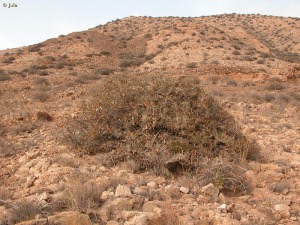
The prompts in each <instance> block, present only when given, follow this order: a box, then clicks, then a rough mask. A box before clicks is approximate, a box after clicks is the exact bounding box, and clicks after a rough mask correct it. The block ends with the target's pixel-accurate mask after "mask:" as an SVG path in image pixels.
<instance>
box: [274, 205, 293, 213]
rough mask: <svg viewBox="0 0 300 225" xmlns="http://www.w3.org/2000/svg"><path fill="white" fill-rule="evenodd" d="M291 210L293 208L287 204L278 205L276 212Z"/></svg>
mask: <svg viewBox="0 0 300 225" xmlns="http://www.w3.org/2000/svg"><path fill="white" fill-rule="evenodd" d="M290 209H291V207H289V206H288V205H285V204H277V205H275V210H276V211H287V212H289V211H290Z"/></svg>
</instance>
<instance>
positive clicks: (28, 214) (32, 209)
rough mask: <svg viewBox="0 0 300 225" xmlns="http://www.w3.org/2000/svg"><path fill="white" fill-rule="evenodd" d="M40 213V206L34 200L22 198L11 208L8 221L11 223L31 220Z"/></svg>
mask: <svg viewBox="0 0 300 225" xmlns="http://www.w3.org/2000/svg"><path fill="white" fill-rule="evenodd" d="M40 213H41V210H40V207H39V206H38V205H37V204H36V203H35V202H30V201H27V200H24V201H23V202H20V203H18V204H16V207H15V208H13V209H12V210H11V215H10V219H9V221H10V222H11V223H12V224H16V223H19V222H22V221H27V220H32V219H34V217H35V216H36V215H38V214H40Z"/></svg>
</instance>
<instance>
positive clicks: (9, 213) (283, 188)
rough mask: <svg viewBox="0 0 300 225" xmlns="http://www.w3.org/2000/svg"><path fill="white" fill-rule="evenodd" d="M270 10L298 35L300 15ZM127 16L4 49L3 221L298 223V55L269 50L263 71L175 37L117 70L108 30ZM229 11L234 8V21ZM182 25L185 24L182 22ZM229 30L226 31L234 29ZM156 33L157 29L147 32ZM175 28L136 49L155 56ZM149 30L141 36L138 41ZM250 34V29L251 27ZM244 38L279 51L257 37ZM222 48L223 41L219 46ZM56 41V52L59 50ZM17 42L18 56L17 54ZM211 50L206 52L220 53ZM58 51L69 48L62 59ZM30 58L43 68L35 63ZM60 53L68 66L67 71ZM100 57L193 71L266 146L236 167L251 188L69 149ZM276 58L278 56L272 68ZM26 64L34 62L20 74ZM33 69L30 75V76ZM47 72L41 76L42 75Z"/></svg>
mask: <svg viewBox="0 0 300 225" xmlns="http://www.w3.org/2000/svg"><path fill="white" fill-rule="evenodd" d="M216 18H217V17H216ZM216 18H214V17H211V18H209V17H208V18H203V20H201V19H197V20H196V19H195V21H196V22H193V23H192V24H189V23H188V22H185V21H183V22H182V21H181V22H182V24H181V22H178V21H179V20H177V19H174V20H171V19H170V20H169V22H166V23H167V24H172V23H174V24H177V25H178V26H179V25H180V27H181V28H182V29H186V31H185V32H187V33H188V34H189V32H193V29H194V30H195V29H196V27H194V25H195V26H196V25H197V24H198V22H197V21H198V20H200V22H201V21H202V22H201V24H200V25H201V27H202V26H204V25H205V24H206V25H205V26H207V27H209V29H208V30H207V31H206V34H207V35H212V36H213V35H214V34H216V33H214V32H212V31H211V29H212V30H215V31H216V30H217V28H216V27H215V26H212V24H216V22H213V20H214V19H216ZM232 18H233V19H232ZM243 18H244V20H247V19H248V20H249V21H250V20H251V21H254V22H252V23H250V24H251V26H253V27H255V24H256V22H259V21H260V22H261V20H263V18H264V17H258V18H256V20H255V18H253V16H249V17H247V16H244V17H243ZM225 19H226V17H225ZM267 19H270V18H267ZM271 19H272V18H271ZM276 19H277V20H279V21H281V24H283V25H282V26H284V25H285V23H288V22H289V23H291V24H292V25H291V26H293V23H294V26H296V27H294V29H295V32H294V33H293V35H294V36H295V37H299V28H298V26H299V21H298V20H293V19H288V18H276ZM131 20H133V19H132V18H131V19H130V18H127V19H124V20H121V21H117V22H116V23H111V24H108V25H106V26H105V27H104V28H101V27H100V28H99V29H106V30H107V31H106V32H109V34H110V36H109V35H108V34H105V33H106V32H104V31H103V35H104V36H101V37H100V36H97V33H95V32H100V31H95V30H90V31H87V32H85V33H86V34H83V36H87V38H86V39H87V40H88V39H90V40H92V41H88V42H84V41H80V40H81V38H76V37H77V36H78V35H79V34H81V33H74V34H71V35H69V36H67V37H60V38H59V39H54V40H48V41H47V42H46V44H44V45H45V46H46V47H42V50H40V51H29V50H28V52H26V51H27V50H26V48H24V49H25V50H24V49H22V50H11V51H10V53H9V54H8V55H12V56H13V57H15V58H16V59H15V60H12V61H14V62H13V63H4V61H3V60H5V59H7V58H8V56H7V54H6V55H5V52H4V51H3V54H2V64H1V69H2V70H1V71H0V73H1V74H2V75H1V76H0V78H3V77H8V78H7V79H1V81H0V101H1V109H0V135H1V137H0V149H1V150H0V155H1V157H0V165H1V167H0V181H1V182H0V224H2V225H4V224H24V225H25V224H26V225H33V224H108V225H117V224H126V225H130V224H132V225H133V224H141V225H143V224H145V225H146V224H153V225H154V224H169V225H171V224H191V225H192V224H244V225H248V224H249V225H250V224H270V225H271V224H285V225H292V224H293V225H296V224H300V178H299V172H300V111H299V109H300V86H299V84H300V76H299V74H300V73H299V71H298V69H299V63H297V62H295V63H289V62H287V61H284V60H283V59H282V58H281V59H280V58H278V57H277V58H276V57H275V59H274V60H275V61H272V60H270V61H268V60H269V59H266V60H267V62H266V63H265V64H263V65H262V66H263V69H264V70H261V69H259V68H258V67H257V64H255V66H251V63H252V62H251V63H250V64H249V65H250V66H249V65H248V63H249V62H246V63H243V62H242V61H240V60H236V59H231V60H229V62H228V63H225V62H226V59H223V58H222V57H221V58H217V59H216V60H219V63H211V64H210V63H208V64H206V63H204V64H202V63H203V58H202V57H203V54H202V53H201V56H200V55H198V56H197V55H193V53H195V52H194V50H193V45H194V44H191V46H181V44H179V46H178V45H175V44H174V45H172V47H171V49H166V50H164V51H162V52H161V53H157V54H158V55H156V56H153V57H154V58H152V59H151V60H152V62H151V60H150V61H149V60H148V61H146V62H143V63H142V64H141V65H134V66H132V67H129V68H127V67H120V68H119V69H116V68H117V67H118V66H116V65H115V64H116V62H119V59H118V58H116V57H115V56H116V55H117V53H118V52H119V51H120V49H119V48H120V45H121V44H122V41H124V40H125V39H124V40H122V39H121V40H120V41H119V40H118V41H112V40H110V39H113V38H114V37H112V36H116V34H117V33H118V32H119V33H122V32H125V31H126V29H125V28H126V26H125V28H124V27H123V26H121V25H120V24H122V23H129V22H130V21H131ZM144 20H145V21H148V20H149V19H147V18H146V19H144ZM233 20H234V17H231V16H229V21H231V22H232V21H233ZM133 21H135V22H133V23H132V26H133V27H134V26H137V27H138V26H139V24H140V23H143V18H137V19H136V20H133ZM158 23H160V24H164V22H162V21H158ZM186 23H187V24H188V25H187V27H186V26H183V25H184V24H186ZM200 25H199V26H200ZM266 25H267V23H266ZM118 26H119V28H118V29H119V30H118V31H117V30H116V27H118ZM147 26H149V25H148V23H147ZM166 26H167V25H166ZM205 26H204V27H205ZM244 26H245V25H244ZM114 27H115V29H114ZM233 27H234V26H233ZM240 28H241V27H240ZM149 29H150V28H149ZM170 29H171V28H170ZM197 29H200V28H197ZM226 29H228V30H231V31H232V29H230V26H229V27H228V28H226ZM234 29H238V28H234ZM243 29H244V30H243V32H242V31H241V30H238V31H235V32H237V33H238V34H239V35H242V36H243V35H244V36H245V37H246V38H249V36H247V35H250V34H249V33H247V32H246V33H244V31H247V29H246V28H245V27H243ZM111 30H113V31H114V32H112V31H111ZM124 30H125V31H124ZM228 30H225V34H227V32H228ZM101 32H102V30H101ZM101 32H100V33H101ZM149 32H150V31H149ZM151 32H152V33H153V36H154V31H152V30H151ZM172 32H173V31H172ZM172 32H170V35H166V34H168V33H166V34H164V33H163V34H162V33H161V34H160V35H158V36H156V37H155V38H157V40H156V39H155V38H153V39H152V40H150V41H148V42H147V48H148V49H144V47H143V46H144V45H143V44H141V45H140V46H136V47H135V50H136V52H138V51H146V53H145V54H146V55H150V54H151V53H152V52H153V48H156V47H157V45H158V43H159V42H158V40H161V36H163V37H167V38H169V39H172V40H171V41H179V42H180V40H185V39H184V37H185V36H184V35H186V33H185V34H180V35H183V36H176V32H174V33H172ZM257 32H262V31H260V30H258V31H257ZM263 32H266V30H264V31H263ZM280 32H282V31H280ZM220 33H221V34H222V32H220ZM246 34H247V35H246ZM132 35H133V34H132ZM145 35H146V33H145V34H144V33H143V34H142V35H140V36H139V37H137V38H140V39H143V40H144V36H145ZM197 35H198V34H197ZM230 35H232V36H234V35H233V34H231V33H230ZM251 35H252V36H255V37H256V36H258V33H252V34H251ZM189 36H191V35H190V34H189ZM225 36H226V35H225ZM294 36H293V37H294ZM192 37H193V35H192ZM226 37H227V36H226ZM266 37H270V38H271V36H266ZM146 38H148V37H146ZM159 38H160V39H159ZM218 38H220V37H219V36H218ZM98 39H99V40H98ZM173 39H174V40H173ZM74 40H75V41H74ZM76 40H77V41H76ZM195 40H197V39H195ZM209 40H210V41H212V42H214V40H213V39H210V38H207V39H205V41H203V46H204V47H201V49H202V50H203V49H204V48H207V47H209V46H212V45H213V43H211V42H209ZM220 40H221V39H220ZM249 40H252V41H253V42H254V44H255V46H256V45H257V46H260V45H263V46H261V49H263V48H267V49H269V50H270V49H271V50H272V51H271V50H270V52H271V53H272V54H275V53H274V52H273V51H275V50H274V49H273V48H271V47H270V46H268V45H265V42H264V41H262V40H261V39H259V38H258V39H251V38H250V39H249ZM254 40H255V41H254ZM134 41H137V40H136V39H134ZM244 41H245V42H246V39H245V40H244ZM259 41H260V43H257V42H259ZM274 42H276V43H280V40H277V39H274ZM81 43H83V44H81ZM139 43H140V42H139ZM195 43H197V42H195ZM208 43H210V44H208ZM222 43H223V42H222ZM123 44H125V45H127V47H125V49H130V48H133V46H135V45H134V42H133V41H132V42H131V39H130V40H129V41H128V42H127V43H123ZM223 44H224V43H223ZM103 45H105V46H106V47H107V48H109V49H108V50H109V54H110V56H108V55H107V54H106V53H105V52H103V50H104V48H103ZM59 46H60V47H59ZM65 46H67V47H66V48H65ZM123 47H124V46H123ZM181 47H183V48H181ZM184 47H186V48H184ZM224 47H225V49H227V45H226V43H225V44H224ZM298 47H299V44H294V45H293V49H291V51H297V48H298ZM55 48H57V51H61V52H59V56H58V55H56V54H57V52H55V51H54V49H55ZM291 48H292V47H291ZM96 49H97V51H98V53H99V49H100V50H102V53H100V56H99V55H93V56H86V54H91V52H92V51H95V52H92V53H93V54H98V53H96ZM233 49H235V48H233ZM233 49H232V50H233ZM198 50H199V49H198ZM20 51H23V53H20V54H19V55H18V53H17V52H20ZM207 51H208V53H207V54H209V55H212V54H213V53H214V51H219V50H209V49H208V50H207ZM242 51H243V50H242ZM7 52H8V51H7ZM14 52H15V53H14ZM183 52H184V54H185V56H186V57H190V56H191V55H193V60H192V59H191V58H189V60H190V61H191V60H192V61H196V60H197V58H198V59H199V58H201V60H200V61H201V62H197V64H196V65H189V66H187V65H186V63H188V62H186V63H184V64H182V65H180V63H179V62H178V59H180V57H181V58H184V57H183ZM220 52H221V51H220ZM63 53H66V54H67V55H68V56H67V57H64V56H63V55H62V54H63ZM187 53H188V54H190V56H188V55H186V54H187ZM76 54H77V56H78V57H77V56H76ZM160 54H161V55H160ZM195 54H196V53H195ZM197 54H198V53H197ZM220 54H221V53H220ZM50 55H52V56H53V57H55V60H54V61H52V59H50V58H49V57H48V61H47V60H45V56H50ZM221 55H222V54H221ZM109 57H111V58H109ZM164 57H169V59H170V61H171V62H170V63H169V64H168V63H167V62H166V61H165V60H161V58H164ZM234 57H235V56H234ZM295 57H296V56H295ZM49 60H50V63H49ZM210 60H213V59H210ZM33 62H38V64H36V65H39V66H42V65H46V66H47V68H44V69H43V68H32V67H31V68H30V66H32V65H33ZM59 62H63V63H64V65H63V66H62V68H60V66H59ZM99 63H100V64H101V68H100V69H103V68H106V69H107V68H108V69H109V70H110V69H112V70H114V72H109V76H110V75H111V74H114V75H122V74H130V73H136V74H145V73H147V74H157V73H160V74H166V75H167V74H172V75H174V76H191V77H194V78H195V77H196V78H197V79H199V81H200V85H201V86H202V87H203V89H205V90H206V91H207V92H208V93H211V94H212V95H213V96H215V98H216V99H217V100H218V101H219V102H220V104H222V105H223V106H224V108H225V109H226V110H227V111H228V112H229V113H230V114H232V115H233V116H234V118H235V119H236V121H237V122H238V123H239V124H240V126H241V127H242V129H243V133H244V134H245V135H246V136H247V137H249V138H252V139H254V140H256V141H257V142H258V143H259V145H260V146H261V149H262V150H261V152H262V154H261V155H262V159H261V160H257V161H249V162H247V163H246V164H245V165H243V170H244V173H245V177H246V178H245V179H247V182H248V183H249V185H250V186H251V187H252V189H251V190H250V191H248V192H247V193H234V192H230V193H225V192H223V191H222V188H221V187H219V186H218V185H216V184H211V183H210V184H207V185H200V184H199V183H197V181H196V180H195V178H194V177H188V176H185V177H163V176H157V175H155V174H154V173H153V172H147V173H135V172H134V170H133V166H132V164H131V162H126V163H121V164H117V165H113V166H108V165H107V164H106V163H105V160H104V159H103V157H102V156H101V155H94V156H91V155H86V154H82V153H80V152H79V151H78V150H77V149H74V148H73V147H72V146H71V145H70V144H69V143H68V141H67V140H66V136H65V135H66V133H67V129H66V128H67V124H68V123H69V122H70V121H71V120H72V118H73V117H74V116H75V115H77V114H78V113H79V112H80V105H81V104H82V102H83V101H85V99H86V98H88V97H89V96H90V95H91V94H92V93H93V92H94V90H95V87H96V85H97V83H99V82H101V77H103V76H107V75H106V73H103V71H102V72H99V71H98V74H96V72H95V71H96V70H97V69H98V66H97V65H98V64H99ZM276 63H277V64H278V65H279V64H280V68H279V69H278V68H277V67H276V66H275V64H276ZM50 65H53V67H50ZM168 65H169V66H170V67H168ZM259 65H261V64H259ZM26 68H29V71H26V70H25V71H24V69H26ZM291 68H293V69H292V70H291ZM30 69H35V70H37V72H35V73H30ZM14 71H15V72H14ZM43 71H44V72H47V74H45V73H44V75H43V74H42V72H43ZM224 71H225V72H224ZM298 73H299V74H298ZM3 74H5V75H3ZM95 74H96V75H95ZM270 86H272V87H270ZM278 86H279V87H278Z"/></svg>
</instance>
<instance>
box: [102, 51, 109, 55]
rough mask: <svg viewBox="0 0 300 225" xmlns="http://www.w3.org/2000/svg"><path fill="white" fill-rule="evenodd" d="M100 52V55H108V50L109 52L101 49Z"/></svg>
mask: <svg viewBox="0 0 300 225" xmlns="http://www.w3.org/2000/svg"><path fill="white" fill-rule="evenodd" d="M100 54H101V55H109V54H110V52H109V51H101V52H100Z"/></svg>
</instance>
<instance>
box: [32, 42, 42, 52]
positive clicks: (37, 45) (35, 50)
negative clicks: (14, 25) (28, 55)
mask: <svg viewBox="0 0 300 225" xmlns="http://www.w3.org/2000/svg"><path fill="white" fill-rule="evenodd" d="M42 47H43V44H41V43H39V44H35V45H30V46H29V47H28V51H29V52H39V51H40V50H41V48H42Z"/></svg>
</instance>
